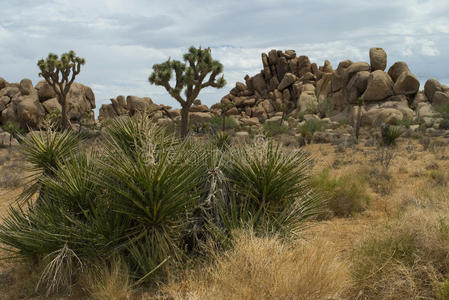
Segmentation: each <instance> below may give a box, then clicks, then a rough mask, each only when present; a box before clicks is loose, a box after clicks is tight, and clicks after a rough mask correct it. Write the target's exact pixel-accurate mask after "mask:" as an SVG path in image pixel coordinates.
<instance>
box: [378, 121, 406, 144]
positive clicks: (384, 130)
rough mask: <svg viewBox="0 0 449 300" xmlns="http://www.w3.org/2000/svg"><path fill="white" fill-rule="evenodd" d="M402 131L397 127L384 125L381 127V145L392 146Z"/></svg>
mask: <svg viewBox="0 0 449 300" xmlns="http://www.w3.org/2000/svg"><path fill="white" fill-rule="evenodd" d="M401 134H402V131H401V129H400V128H399V127H394V126H390V125H388V124H384V125H382V127H381V136H382V145H384V146H392V145H394V144H395V143H396V139H397V138H398V137H400V136H401Z"/></svg>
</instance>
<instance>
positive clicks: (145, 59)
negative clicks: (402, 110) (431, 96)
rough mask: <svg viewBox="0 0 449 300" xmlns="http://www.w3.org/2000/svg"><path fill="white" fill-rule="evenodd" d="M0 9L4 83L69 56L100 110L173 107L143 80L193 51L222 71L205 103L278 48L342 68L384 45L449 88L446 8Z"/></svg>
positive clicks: (234, 4) (46, 5)
mask: <svg viewBox="0 0 449 300" xmlns="http://www.w3.org/2000/svg"><path fill="white" fill-rule="evenodd" d="M0 2H1V7H2V18H0V45H1V47H0V76H2V77H4V78H6V79H7V80H8V81H19V80H20V79H21V78H24V77H28V78H30V79H32V80H33V81H34V82H37V80H39V78H38V77H37V73H38V70H37V67H36V62H37V60H38V59H39V58H41V57H43V56H46V55H47V54H48V53H49V52H55V53H62V52H65V51H67V50H69V49H73V50H75V51H76V52H77V53H78V54H79V55H80V56H82V57H85V58H86V60H87V64H86V65H85V67H84V69H83V70H82V72H81V74H80V76H79V81H80V82H83V83H85V84H87V85H89V86H91V87H92V88H93V89H94V91H95V93H96V96H97V103H98V106H100V105H101V103H107V102H108V99H109V98H111V97H115V96H116V95H118V94H125V95H127V94H135V95H140V96H144V95H145V96H151V97H153V98H154V99H155V100H156V101H157V102H160V103H165V104H172V105H176V102H175V101H174V100H172V99H171V98H170V97H169V96H167V95H166V93H165V91H164V89H162V88H159V87H155V86H150V85H149V83H148V81H147V78H148V75H149V74H150V72H151V66H152V65H153V64H155V63H160V62H162V61H165V60H166V59H167V58H168V57H172V58H178V59H180V58H181V56H182V53H183V52H184V51H186V49H187V48H188V47H189V46H190V45H203V46H211V47H212V51H213V56H214V57H217V58H218V59H219V60H220V61H222V62H223V64H224V66H225V77H226V79H227V81H228V82H229V84H228V86H227V87H226V88H225V89H223V90H215V89H209V90H205V91H204V93H203V94H202V96H201V98H202V99H203V100H204V102H206V103H207V104H212V103H214V102H217V101H218V100H219V99H220V98H221V97H222V96H223V95H224V94H226V93H227V92H228V90H229V89H230V88H231V87H232V85H233V84H234V83H235V82H236V81H242V80H243V77H244V75H245V74H254V73H256V72H258V71H259V70H260V69H261V67H262V66H261V61H260V53H261V52H262V51H269V50H270V49H272V48H280V49H295V50H296V52H297V53H298V54H300V55H308V56H309V57H310V58H311V59H312V60H313V61H315V62H317V63H318V64H322V63H323V61H324V60H325V59H329V60H330V61H331V62H332V64H333V65H334V66H337V65H338V62H339V61H341V60H344V59H351V60H354V61H358V60H365V61H368V49H369V48H370V47H373V46H380V47H383V48H384V49H385V50H386V51H387V53H388V60H389V65H391V64H392V63H394V62H395V61H399V60H403V61H406V62H407V63H408V64H409V66H410V69H411V70H412V71H413V72H414V73H415V74H416V75H417V77H418V78H419V79H420V80H421V82H422V83H424V81H425V80H426V79H427V78H430V77H435V78H437V79H439V80H440V81H442V82H443V83H446V84H449V71H448V68H447V66H448V64H449V58H448V57H447V53H449V39H448V37H449V19H448V18H447V16H448V15H449V2H448V1H447V0H429V1H422V0H417V1H409V0H398V1H386V0H380V1H367V0H362V1H355V0H354V1H350V0H341V1H332V0H322V1H293V0H283V1H279V0H276V1H275V0H259V1H237V0H230V1H203V0H190V1H173V0H167V1H163V2H162V1H157V2H156V1H145V0H128V1H119V0H108V1H106V0H102V1H90V0H89V1H88V0H80V1H77V2H74V1H67V0H41V1H34V0H26V1H6V0H0Z"/></svg>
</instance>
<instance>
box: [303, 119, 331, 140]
mask: <svg viewBox="0 0 449 300" xmlns="http://www.w3.org/2000/svg"><path fill="white" fill-rule="evenodd" d="M324 129H326V126H325V124H324V123H323V122H321V121H320V120H315V119H311V120H307V121H305V123H304V124H303V125H301V126H299V128H298V133H300V134H301V135H302V136H303V137H304V138H305V139H306V140H307V141H309V142H310V140H311V138H312V136H313V134H314V133H315V132H317V131H323V130H324Z"/></svg>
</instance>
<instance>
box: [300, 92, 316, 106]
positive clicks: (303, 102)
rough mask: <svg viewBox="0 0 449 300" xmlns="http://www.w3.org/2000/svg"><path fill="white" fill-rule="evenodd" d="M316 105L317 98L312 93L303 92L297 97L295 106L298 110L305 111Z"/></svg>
mask: <svg viewBox="0 0 449 300" xmlns="http://www.w3.org/2000/svg"><path fill="white" fill-rule="evenodd" d="M317 105H318V100H317V98H316V96H315V94H314V93H308V92H304V93H301V95H300V96H299V98H298V103H297V107H298V108H299V111H306V110H307V109H311V108H313V107H316V106H317Z"/></svg>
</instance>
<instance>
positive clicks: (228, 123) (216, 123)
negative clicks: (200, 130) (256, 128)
mask: <svg viewBox="0 0 449 300" xmlns="http://www.w3.org/2000/svg"><path fill="white" fill-rule="evenodd" d="M223 124H224V130H228V129H236V128H238V124H237V122H236V121H235V119H234V118H232V117H228V116H225V117H224V123H223V117H219V116H214V117H212V118H211V119H210V126H211V127H212V129H213V130H215V131H218V130H222V129H223Z"/></svg>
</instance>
